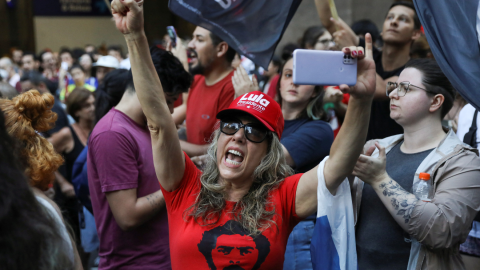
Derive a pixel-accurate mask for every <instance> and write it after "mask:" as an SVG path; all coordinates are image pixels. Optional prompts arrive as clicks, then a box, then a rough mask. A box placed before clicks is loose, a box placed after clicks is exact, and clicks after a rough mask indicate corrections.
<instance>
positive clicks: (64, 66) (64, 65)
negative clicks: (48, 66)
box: [61, 62, 68, 71]
mask: <svg viewBox="0 0 480 270" xmlns="http://www.w3.org/2000/svg"><path fill="white" fill-rule="evenodd" d="M61 67H62V69H63V70H67V71H68V63H67V62H62V64H61Z"/></svg>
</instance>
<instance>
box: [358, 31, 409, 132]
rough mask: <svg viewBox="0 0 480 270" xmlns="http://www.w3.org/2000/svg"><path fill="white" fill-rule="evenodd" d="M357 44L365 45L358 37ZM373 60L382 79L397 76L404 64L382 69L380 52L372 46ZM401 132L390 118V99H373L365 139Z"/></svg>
mask: <svg viewBox="0 0 480 270" xmlns="http://www.w3.org/2000/svg"><path fill="white" fill-rule="evenodd" d="M359 46H361V47H365V40H364V39H360V44H359ZM373 60H374V61H375V68H376V71H377V74H378V75H379V76H380V77H381V78H382V79H384V80H385V79H388V78H390V77H392V76H399V75H400V73H401V72H402V71H403V69H404V68H405V66H402V67H400V68H397V69H395V70H392V71H385V70H383V65H382V52H380V51H379V50H377V49H376V48H375V47H374V48H373ZM401 133H403V128H402V127H401V126H400V125H399V124H397V122H395V120H393V119H392V118H390V100H389V99H387V100H374V101H373V102H372V111H371V114H370V125H369V126H368V134H367V141H368V140H372V139H383V138H386V137H389V136H392V135H397V134H401Z"/></svg>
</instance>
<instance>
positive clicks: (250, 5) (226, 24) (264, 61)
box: [168, 0, 301, 69]
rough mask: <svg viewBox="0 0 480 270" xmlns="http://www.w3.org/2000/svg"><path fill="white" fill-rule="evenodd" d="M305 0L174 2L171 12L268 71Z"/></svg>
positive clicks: (174, 0)
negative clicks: (275, 53) (201, 28)
mask: <svg viewBox="0 0 480 270" xmlns="http://www.w3.org/2000/svg"><path fill="white" fill-rule="evenodd" d="M300 3H301V0H274V1H272V0H170V2H169V4H168V6H169V8H170V10H171V11H172V12H173V13H175V14H176V15H178V16H180V17H182V18H183V19H185V20H187V21H189V22H191V23H193V24H195V25H198V26H201V27H203V28H205V29H208V30H210V31H211V32H212V33H214V34H215V35H217V36H218V37H220V38H221V39H222V40H224V41H226V42H227V43H228V45H229V46H231V47H232V48H233V49H235V50H236V51H237V52H238V53H239V54H241V55H244V56H246V57H248V58H249V59H251V60H252V61H253V62H254V63H255V64H257V65H260V66H262V67H263V68H265V69H267V68H268V64H269V63H270V60H271V58H272V56H273V54H274V52H275V48H276V47H277V44H278V42H279V41H280V39H281V38H282V35H283V33H284V32H285V29H286V28H287V26H288V24H289V23H290V21H291V19H292V17H293V15H294V14H295V12H296V11H297V8H298V6H299V5H300Z"/></svg>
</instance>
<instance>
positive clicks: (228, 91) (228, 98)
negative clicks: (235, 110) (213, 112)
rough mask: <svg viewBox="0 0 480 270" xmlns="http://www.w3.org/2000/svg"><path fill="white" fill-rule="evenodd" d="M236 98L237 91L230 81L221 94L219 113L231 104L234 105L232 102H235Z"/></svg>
mask: <svg viewBox="0 0 480 270" xmlns="http://www.w3.org/2000/svg"><path fill="white" fill-rule="evenodd" d="M232 75H233V73H232ZM229 76H230V75H229ZM230 77H231V76H230ZM234 97H235V89H234V88H233V84H232V81H231V80H230V81H228V82H227V83H226V84H225V87H224V88H223V90H222V92H221V93H220V98H219V100H218V108H217V113H218V112H220V111H221V110H224V109H227V108H228V106H230V103H232V101H233V100H234Z"/></svg>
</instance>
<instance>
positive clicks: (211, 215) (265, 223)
mask: <svg viewBox="0 0 480 270" xmlns="http://www.w3.org/2000/svg"><path fill="white" fill-rule="evenodd" d="M219 137H220V131H219V130H218V129H217V130H216V131H215V133H214V136H213V141H212V143H211V145H210V147H209V149H208V160H207V163H206V165H205V168H204V171H203V174H202V176H201V178H200V182H201V188H200V193H199V194H198V195H197V198H196V201H195V203H194V204H193V205H191V206H190V207H189V208H188V209H187V210H185V213H184V218H186V217H193V219H194V220H195V222H197V223H198V224H200V225H202V226H209V225H214V224H216V223H217V222H218V221H219V219H220V217H221V212H222V211H223V210H224V208H225V206H226V203H225V195H226V193H225V185H224V184H223V183H221V182H220V181H219V179H220V172H219V170H218V165H217V146H218V138H219ZM268 140H269V142H268V150H267V154H266V155H265V157H263V159H262V161H261V162H260V165H259V166H258V167H257V168H256V169H255V171H254V173H253V177H254V181H253V184H252V186H251V187H250V190H249V191H248V193H247V194H246V195H245V196H243V198H242V199H241V200H240V201H238V202H237V204H236V206H235V209H234V220H235V221H237V222H239V223H240V224H241V225H242V226H243V228H245V230H247V231H248V233H249V234H250V235H252V236H256V235H258V234H260V233H261V232H262V231H264V230H266V229H268V228H269V227H271V226H272V225H275V226H276V225H277V224H276V223H275V221H274V220H273V217H274V215H275V206H274V205H273V203H272V201H271V200H270V192H271V191H272V190H274V189H275V188H277V187H278V185H279V184H280V183H281V182H283V180H284V179H285V178H286V177H288V176H290V175H293V173H294V172H293V170H292V168H290V166H288V165H287V163H286V161H285V156H284V155H283V149H282V145H281V144H280V140H279V139H278V137H277V135H275V134H273V133H271V134H270V136H269V138H268ZM237 210H238V211H237Z"/></svg>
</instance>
